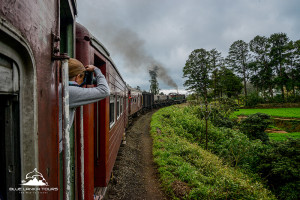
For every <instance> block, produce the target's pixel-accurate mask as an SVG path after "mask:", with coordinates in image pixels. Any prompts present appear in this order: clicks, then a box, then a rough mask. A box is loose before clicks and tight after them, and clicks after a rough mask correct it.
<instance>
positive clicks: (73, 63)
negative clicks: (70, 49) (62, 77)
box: [68, 58, 86, 85]
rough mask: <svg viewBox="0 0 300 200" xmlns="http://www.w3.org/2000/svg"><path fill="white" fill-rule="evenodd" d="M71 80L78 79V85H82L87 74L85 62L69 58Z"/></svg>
mask: <svg viewBox="0 0 300 200" xmlns="http://www.w3.org/2000/svg"><path fill="white" fill-rule="evenodd" d="M68 63H69V80H70V81H76V82H77V83H78V85H81V84H82V83H83V81H84V75H85V71H86V69H85V67H84V66H83V64H82V63H81V62H80V61H79V60H76V59H75V58H70V59H69V62H68Z"/></svg>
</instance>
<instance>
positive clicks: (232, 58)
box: [226, 40, 250, 96]
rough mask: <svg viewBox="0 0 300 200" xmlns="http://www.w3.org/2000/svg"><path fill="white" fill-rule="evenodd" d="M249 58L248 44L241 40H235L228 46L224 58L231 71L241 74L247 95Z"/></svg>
mask: <svg viewBox="0 0 300 200" xmlns="http://www.w3.org/2000/svg"><path fill="white" fill-rule="evenodd" d="M249 58H250V54H249V49H248V44H247V43H246V42H244V41H243V40H238V41H235V42H234V43H233V44H232V45H231V46H230V48H229V53H228V57H227V59H226V61H227V63H228V64H229V66H230V67H231V68H232V69H233V71H235V72H237V73H238V74H240V75H241V77H242V79H243V81H244V92H245V96H247V87H246V84H247V79H248V61H249Z"/></svg>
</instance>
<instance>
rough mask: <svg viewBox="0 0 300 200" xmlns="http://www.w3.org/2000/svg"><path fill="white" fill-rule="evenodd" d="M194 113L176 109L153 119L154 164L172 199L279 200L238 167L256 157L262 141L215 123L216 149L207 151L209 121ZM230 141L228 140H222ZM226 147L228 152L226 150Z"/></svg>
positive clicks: (212, 133)
mask: <svg viewBox="0 0 300 200" xmlns="http://www.w3.org/2000/svg"><path fill="white" fill-rule="evenodd" d="M194 111H195V110H194V109H193V108H190V107H184V108H182V107H181V108H180V107H178V106H171V107H167V108H163V109H161V110H159V111H158V112H156V113H155V114H154V115H153V117H152V122H151V135H152V137H153V155H154V161H155V162H156V164H157V165H158V171H159V173H160V177H161V181H162V183H163V186H164V188H165V189H166V190H167V192H168V193H169V194H170V196H171V197H172V198H174V199H275V197H274V196H273V195H272V193H271V192H270V191H269V190H267V189H266V187H265V186H264V185H263V184H262V183H261V179H260V178H259V177H258V176H257V175H255V174H251V173H246V171H245V169H243V168H239V167H237V166H238V165H243V163H244V164H245V163H246V161H245V159H247V157H246V155H247V154H254V153H255V151H254V150H255V149H256V148H257V147H259V146H260V145H262V144H261V142H259V141H257V142H253V143H252V142H250V140H249V139H247V137H246V136H245V135H243V134H242V133H239V132H236V131H233V130H231V129H219V128H215V127H213V126H212V125H211V124H210V125H209V149H210V151H206V150H204V149H203V147H204V144H205V142H203V140H204V122H203V121H202V120H200V119H198V118H197V117H196V115H195V113H194ZM234 135H237V136H236V137H235V136H234ZM224 138H227V140H226V141H225V142H222V140H223V139H224ZM225 149H227V150H228V151H227V152H224V151H223V150H225ZM237 151H239V152H238V154H237ZM212 152H214V153H215V154H213V153H212ZM216 154H219V155H221V154H222V155H223V157H218V156H217V155H216ZM233 166H236V167H233Z"/></svg>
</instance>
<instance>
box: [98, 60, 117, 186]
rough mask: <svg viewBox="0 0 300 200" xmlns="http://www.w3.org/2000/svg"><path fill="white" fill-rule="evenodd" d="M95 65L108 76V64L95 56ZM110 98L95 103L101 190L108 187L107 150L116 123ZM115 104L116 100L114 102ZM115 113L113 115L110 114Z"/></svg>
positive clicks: (99, 184) (113, 105)
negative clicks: (110, 134) (110, 130)
mask: <svg viewBox="0 0 300 200" xmlns="http://www.w3.org/2000/svg"><path fill="white" fill-rule="evenodd" d="M94 65H95V66H96V67H98V68H100V70H101V72H102V74H103V75H104V76H106V70H107V65H106V63H105V62H104V61H103V60H102V59H100V58H99V57H98V56H96V55H95V57H94ZM112 99H114V98H112V96H111V97H110V98H105V99H102V100H101V101H98V102H96V103H95V126H94V128H95V130H94V133H95V134H94V160H95V162H94V169H95V171H94V173H95V174H94V184H95V185H94V186H95V188H101V187H105V186H106V182H105V179H106V178H105V177H106V171H107V157H108V155H107V148H108V138H109V134H108V133H109V129H110V126H112V125H113V124H114V123H115V112H114V110H115V108H114V107H115V103H111V101H112ZM113 102H114V100H113ZM111 108H113V109H111ZM111 111H113V113H110V112H111Z"/></svg>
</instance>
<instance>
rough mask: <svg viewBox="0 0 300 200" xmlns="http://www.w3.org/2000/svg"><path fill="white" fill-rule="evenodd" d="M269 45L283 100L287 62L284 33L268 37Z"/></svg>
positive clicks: (286, 42) (287, 40)
mask: <svg viewBox="0 0 300 200" xmlns="http://www.w3.org/2000/svg"><path fill="white" fill-rule="evenodd" d="M269 42H270V44H271V51H270V57H271V62H272V64H273V66H274V67H275V69H276V72H277V78H276V80H275V81H276V82H277V85H278V86H279V87H280V89H281V95H282V98H283V100H284V85H285V83H286V81H287V80H286V72H285V63H286V61H287V51H286V50H287V48H288V46H287V45H288V42H289V38H288V37H287V35H286V34H285V33H274V34H272V35H271V36H270V38H269Z"/></svg>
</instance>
